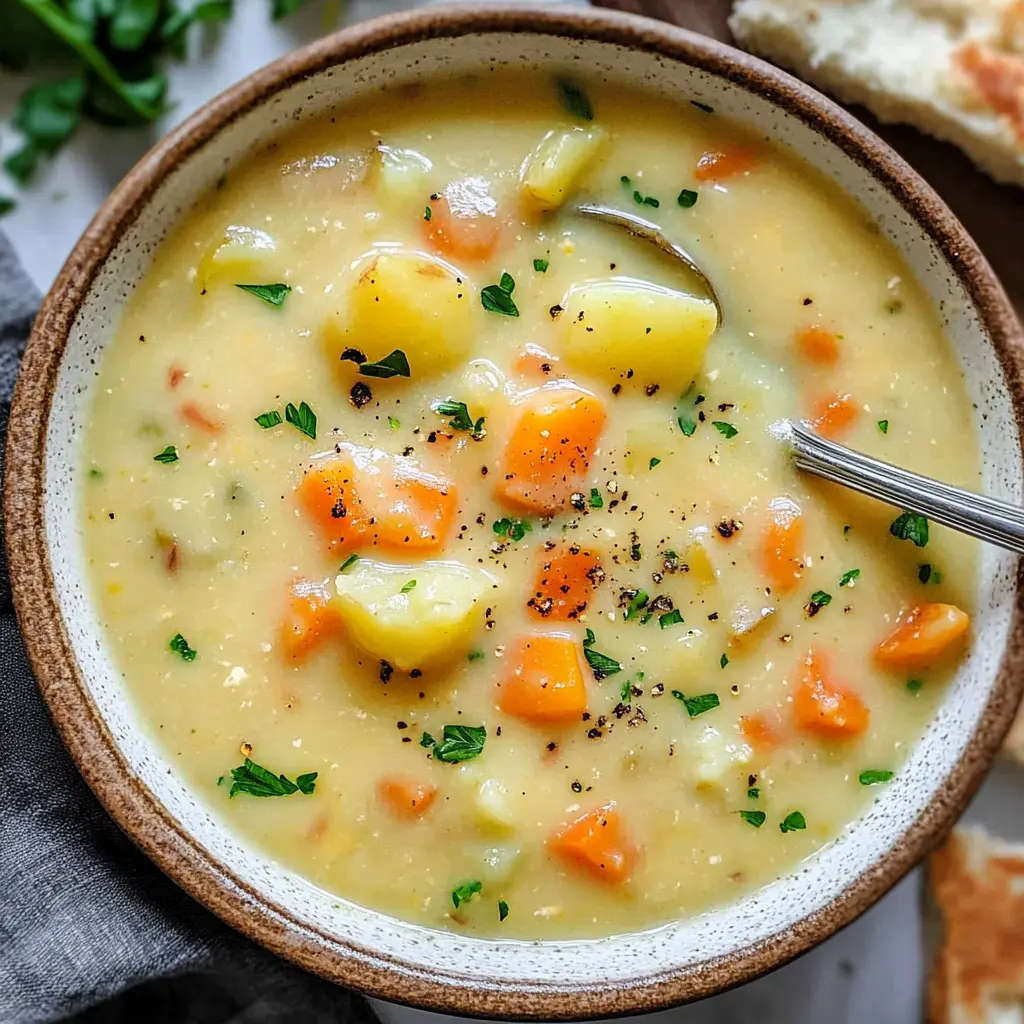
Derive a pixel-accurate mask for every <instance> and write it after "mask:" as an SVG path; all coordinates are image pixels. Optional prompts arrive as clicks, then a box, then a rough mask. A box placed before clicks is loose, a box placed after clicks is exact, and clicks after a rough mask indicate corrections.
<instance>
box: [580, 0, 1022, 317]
mask: <svg viewBox="0 0 1024 1024" xmlns="http://www.w3.org/2000/svg"><path fill="white" fill-rule="evenodd" d="M592 2H593V3H594V4H595V6H598V7H613V8H615V9H616V10H620V11H629V12H630V13H632V14H643V15H646V16H647V17H649V18H659V19H661V20H662V21H669V22H672V23H674V24H676V25H681V26H682V27H683V28H688V29H691V30H692V31H694V32H700V33H702V34H703V35H707V36H712V37H713V38H715V39H720V40H722V41H724V42H727V43H732V42H733V39H732V35H731V34H730V32H729V28H728V26H727V24H726V18H728V16H729V10H730V8H731V6H732V4H731V0H592ZM848 109H849V110H850V112H851V113H852V114H853V115H854V116H855V117H857V118H858V119H859V120H861V121H863V122H864V124H866V125H867V126H868V127H869V128H870V129H871V130H872V131H874V132H877V133H878V134H879V135H880V136H881V137H882V138H883V139H885V140H886V142H888V143H889V145H891V146H892V147H893V148H894V149H895V150H896V151H897V152H899V153H900V155H901V156H902V157H903V158H904V159H905V160H906V161H907V162H908V163H910V164H912V165H913V167H914V168H915V169H916V170H917V172H918V173H919V174H920V175H921V176H922V177H923V178H925V180H927V181H928V182H929V184H930V185H931V186H932V187H933V188H934V189H935V190H936V191H937V192H938V193H939V195H941V196H942V198H943V199H945V201H946V202H947V203H948V204H949V205H950V207H951V208H952V209H953V212H954V213H955V214H956V215H957V216H958V217H959V218H960V220H961V221H963V223H964V226H965V227H966V228H967V230H968V231H969V232H970V233H971V234H972V235H973V236H974V240H975V241H976V242H977V243H978V245H979V246H980V247H981V249H982V251H983V252H984V253H985V256H986V257H987V258H988V261H989V262H990V263H991V264H992V266H993V268H994V269H995V271H996V273H997V274H998V275H999V278H1000V280H1001V281H1002V282H1003V287H1004V288H1005V289H1006V291H1007V294H1008V295H1009V296H1010V300H1011V301H1012V302H1013V304H1014V307H1015V308H1016V310H1017V315H1018V316H1019V317H1021V318H1022V319H1024V189H1019V188H1013V187H1011V186H1008V185H997V184H996V183H995V182H994V181H992V180H991V179H990V178H988V177H987V176H986V175H984V174H982V172H981V171H979V170H976V169H975V167H974V165H973V164H972V163H971V162H970V161H969V160H968V159H967V157H966V156H964V155H963V153H961V152H960V150H958V149H956V148H955V147H953V146H949V145H946V144H945V143H942V142H938V141H936V140H935V139H932V138H930V137H928V136H926V135H923V134H922V133H921V132H919V131H917V130H916V129H914V128H909V127H907V126H904V125H883V124H880V123H879V122H878V120H877V119H876V118H875V117H873V116H872V114H871V113H870V112H869V111H868V110H866V109H865V108H864V107H859V106H854V107H849V108H848Z"/></svg>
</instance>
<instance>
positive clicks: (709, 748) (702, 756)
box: [691, 725, 753, 796]
mask: <svg viewBox="0 0 1024 1024" xmlns="http://www.w3.org/2000/svg"><path fill="white" fill-rule="evenodd" d="M693 746H694V750H693V761H692V762H691V763H692V770H693V784H694V788H695V789H697V790H698V791H700V792H703V793H717V794H718V795H720V796H726V795H729V793H730V791H731V790H733V789H738V788H739V782H740V780H741V779H742V777H743V776H744V775H745V773H746V768H747V766H748V765H749V764H750V762H751V759H752V757H753V751H752V750H751V749H750V747H748V746H747V745H746V744H745V743H742V742H740V741H738V740H730V739H728V738H727V737H726V736H723V735H722V733H720V732H719V731H718V730H717V729H715V728H713V727H712V726H710V725H706V726H705V727H704V731H703V732H702V733H701V734H700V736H699V737H698V739H697V741H696V743H694V745H693Z"/></svg>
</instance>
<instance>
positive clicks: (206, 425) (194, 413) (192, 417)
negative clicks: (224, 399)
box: [178, 402, 224, 434]
mask: <svg viewBox="0 0 1024 1024" xmlns="http://www.w3.org/2000/svg"><path fill="white" fill-rule="evenodd" d="M178 412H180V413H181V416H182V419H184V420H185V422H186V423H187V424H188V425H189V426H190V427H195V428H196V430H202V431H204V432H205V433H207V434H219V433H221V432H222V431H223V430H224V424H223V423H221V422H219V421H218V420H215V419H213V417H211V416H208V415H207V414H206V413H205V412H204V411H203V410H202V409H201V408H200V407H199V406H198V405H196V403H195V402H183V403H182V404H181V405H180V406H179V407H178Z"/></svg>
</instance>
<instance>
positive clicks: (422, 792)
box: [377, 777, 437, 821]
mask: <svg viewBox="0 0 1024 1024" xmlns="http://www.w3.org/2000/svg"><path fill="white" fill-rule="evenodd" d="M377 795H378V796H379V797H380V799H381V802H382V803H383V804H385V805H386V806H387V808H388V810H389V811H390V812H391V813H392V814H393V815H394V816H395V817H396V818H404V819H405V820H406V821H415V820H416V819H417V818H422V817H423V815H424V814H426V813H427V811H429V810H430V807H431V805H432V804H433V803H434V799H435V797H436V796H437V787H436V786H431V785H428V784H427V783H424V782H417V781H416V780H415V779H408V778H403V777H397V778H390V779H381V780H380V782H378V783H377Z"/></svg>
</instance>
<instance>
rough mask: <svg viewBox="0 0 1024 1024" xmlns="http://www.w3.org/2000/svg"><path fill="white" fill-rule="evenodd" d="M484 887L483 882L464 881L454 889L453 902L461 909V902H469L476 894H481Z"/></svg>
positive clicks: (456, 907)
mask: <svg viewBox="0 0 1024 1024" xmlns="http://www.w3.org/2000/svg"><path fill="white" fill-rule="evenodd" d="M482 889H483V883H482V882H463V883H462V885H458V886H456V887H455V888H454V889H452V904H453V905H454V907H455V909H456V910H458V909H459V904H460V903H468V902H469V901H470V900H471V899H472V898H473V897H474V896H479V895H480V891H481V890H482Z"/></svg>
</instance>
